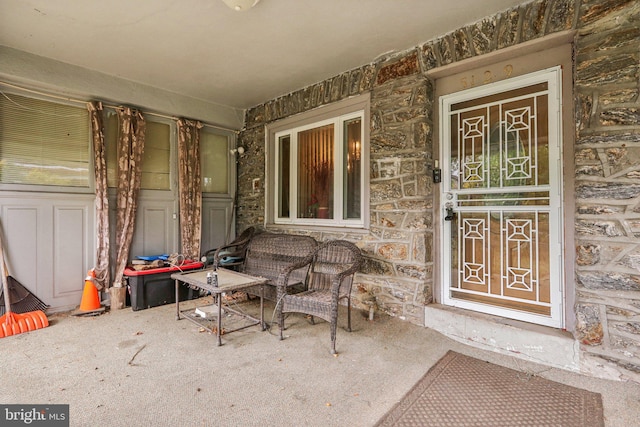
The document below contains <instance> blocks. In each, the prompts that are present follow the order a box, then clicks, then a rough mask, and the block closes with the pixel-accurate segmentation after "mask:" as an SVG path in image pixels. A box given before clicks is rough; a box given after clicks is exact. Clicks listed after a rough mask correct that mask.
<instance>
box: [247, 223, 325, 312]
mask: <svg viewBox="0 0 640 427" xmlns="http://www.w3.org/2000/svg"><path fill="white" fill-rule="evenodd" d="M317 246H318V243H317V242H316V241H315V239H314V238H313V237H311V236H303V235H292V234H280V233H267V232H265V233H260V234H258V235H256V236H254V237H253V238H252V239H251V241H250V242H249V246H248V247H247V251H246V253H245V258H244V262H243V263H242V265H241V266H240V267H239V271H241V272H243V273H247V274H250V275H252V276H260V277H264V278H266V279H268V280H267V282H266V283H265V284H264V287H259V286H258V287H252V288H248V289H246V290H245V292H247V293H248V294H249V295H260V290H261V288H263V289H262V291H263V296H264V298H265V299H268V300H271V301H276V299H277V287H278V285H279V284H280V283H282V284H283V286H285V287H286V289H287V292H288V293H294V292H299V291H302V290H304V289H306V285H307V274H308V272H309V267H310V264H311V260H310V257H311V255H312V254H313V252H314V250H315V249H316V247H317Z"/></svg>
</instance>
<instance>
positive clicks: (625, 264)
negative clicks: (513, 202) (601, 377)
mask: <svg viewBox="0 0 640 427" xmlns="http://www.w3.org/2000/svg"><path fill="white" fill-rule="evenodd" d="M574 78H575V95H576V106H575V108H576V147H575V153H576V159H575V167H576V183H575V189H576V190H575V191H576V196H575V200H576V219H575V221H576V223H575V224H576V230H575V232H576V234H575V238H576V281H577V305H576V317H577V325H576V333H575V335H576V338H577V339H579V340H580V342H581V343H582V345H583V350H584V351H585V353H586V354H588V355H589V356H593V358H594V359H596V360H601V361H607V362H609V363H612V364H614V365H615V366H618V367H622V368H623V369H624V370H625V371H627V372H628V373H629V375H633V376H634V377H636V378H640V276H638V271H639V269H640V240H639V237H640V228H639V226H640V199H639V196H640V102H639V93H638V91H639V89H638V84H639V82H640V4H639V3H638V2H634V1H608V2H595V1H593V2H584V4H582V7H581V8H580V14H579V21H578V37H577V39H576V71H575V76H574Z"/></svg>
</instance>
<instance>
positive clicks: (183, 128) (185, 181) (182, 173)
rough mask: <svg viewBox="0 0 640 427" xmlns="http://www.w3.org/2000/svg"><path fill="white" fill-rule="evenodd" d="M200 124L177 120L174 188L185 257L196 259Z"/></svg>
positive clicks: (199, 198)
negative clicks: (176, 168) (178, 204)
mask: <svg viewBox="0 0 640 427" xmlns="http://www.w3.org/2000/svg"><path fill="white" fill-rule="evenodd" d="M201 128H202V123H200V122H196V121H192V120H185V119H180V120H178V183H179V185H178V189H179V193H180V195H179V197H180V240H181V242H182V251H181V252H182V254H183V255H184V256H185V257H186V258H190V259H192V260H197V259H199V258H200V240H201V239H200V237H201V236H200V233H201V217H202V184H201V177H200V175H201V174H200V129H201Z"/></svg>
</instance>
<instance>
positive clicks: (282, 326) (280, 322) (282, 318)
mask: <svg viewBox="0 0 640 427" xmlns="http://www.w3.org/2000/svg"><path fill="white" fill-rule="evenodd" d="M278 324H279V326H280V341H282V340H283V339H284V334H283V331H284V313H282V312H280V315H279V316H278Z"/></svg>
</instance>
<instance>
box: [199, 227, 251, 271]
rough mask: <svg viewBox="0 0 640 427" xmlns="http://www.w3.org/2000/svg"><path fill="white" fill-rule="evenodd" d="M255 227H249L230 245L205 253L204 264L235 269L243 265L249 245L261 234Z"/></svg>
mask: <svg viewBox="0 0 640 427" xmlns="http://www.w3.org/2000/svg"><path fill="white" fill-rule="evenodd" d="M259 232H260V231H258V230H256V228H255V227H247V228H246V229H245V230H244V231H243V232H242V233H240V235H239V236H237V237H236V238H235V240H234V241H233V242H231V243H229V244H228V245H223V246H220V247H219V248H214V249H209V250H208V251H207V252H205V253H204V255H203V257H202V262H204V263H205V267H210V266H212V265H213V266H214V267H216V268H217V267H234V266H237V265H240V264H242V260H244V255H245V252H246V250H247V245H249V241H250V240H251V238H252V237H253V236H254V235H256V234H257V233H259Z"/></svg>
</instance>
